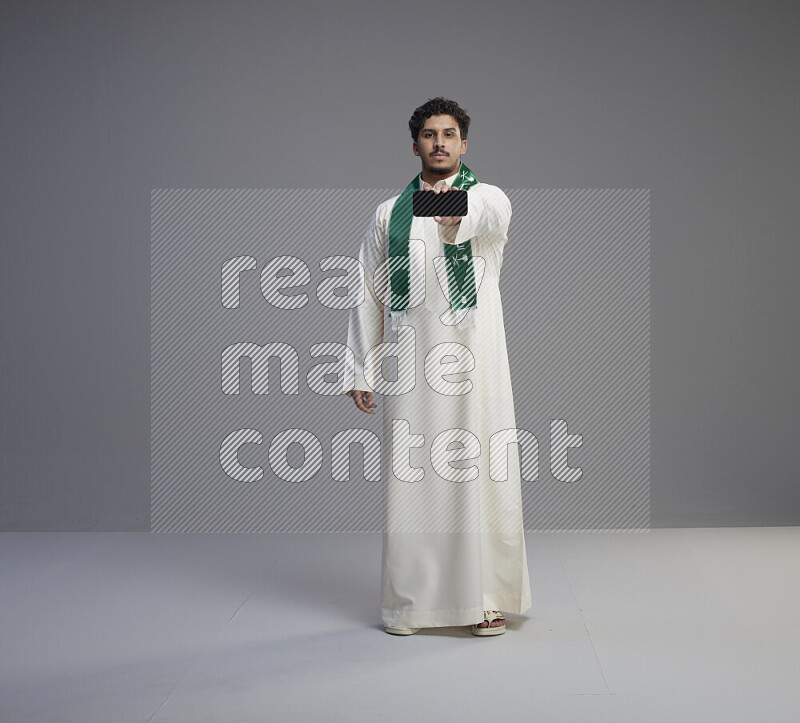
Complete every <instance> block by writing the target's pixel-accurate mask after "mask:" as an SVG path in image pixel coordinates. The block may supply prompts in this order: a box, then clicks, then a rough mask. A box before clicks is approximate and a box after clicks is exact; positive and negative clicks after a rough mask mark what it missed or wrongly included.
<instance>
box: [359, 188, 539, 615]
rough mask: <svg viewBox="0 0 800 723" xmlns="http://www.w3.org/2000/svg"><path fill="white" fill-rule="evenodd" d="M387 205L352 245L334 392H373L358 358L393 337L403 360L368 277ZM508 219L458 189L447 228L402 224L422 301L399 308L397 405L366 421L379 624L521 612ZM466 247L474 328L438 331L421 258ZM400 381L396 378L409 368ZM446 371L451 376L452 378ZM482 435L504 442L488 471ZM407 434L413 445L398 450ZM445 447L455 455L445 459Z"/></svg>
mask: <svg viewBox="0 0 800 723" xmlns="http://www.w3.org/2000/svg"><path fill="white" fill-rule="evenodd" d="M454 179H455V175H453V176H451V178H449V179H447V181H448V184H450V183H451V182H452V181H453V180H454ZM396 199H397V196H395V197H393V198H390V199H388V200H386V201H384V202H383V203H382V204H380V205H379V206H378V208H377V210H376V212H375V214H374V216H373V218H372V220H371V222H370V224H369V228H368V230H367V232H366V234H365V236H364V239H363V242H362V245H361V250H360V257H359V258H360V261H361V264H362V267H363V271H364V282H365V286H366V293H365V297H366V298H365V301H364V303H362V304H361V305H360V306H358V307H356V308H354V309H352V310H351V313H350V323H349V329H348V342H347V343H348V346H349V347H350V349H352V351H353V352H354V356H355V383H354V385H353V386H352V387H348V388H346V390H347V389H349V388H352V389H362V390H366V391H370V390H371V389H372V387H371V386H370V385H369V384H368V382H367V379H365V376H364V375H365V368H364V359H365V356H366V355H367V352H368V351H369V350H370V349H372V348H373V347H375V346H376V345H379V344H381V343H382V342H397V341H398V339H400V337H399V336H398V334H400V333H401V332H402V333H403V334H404V337H403V338H404V339H405V341H404V344H403V347H402V348H403V351H404V352H407V351H408V350H409V348H410V347H409V343H408V338H409V336H410V330H408V329H406V330H401V332H400V331H393V330H392V328H391V322H390V319H389V306H387V305H386V304H384V303H383V302H384V300H387V299H388V297H387V294H386V291H387V289H386V281H385V275H381V274H380V273H379V274H377V277H376V274H375V270H376V268H378V267H379V266H380V264H381V262H382V261H383V262H384V266H385V259H386V256H387V251H388V228H389V219H390V216H391V211H392V207H393V205H394V202H395V201H396ZM510 219H511V204H510V202H509V200H508V198H507V196H506V195H505V194H504V193H503V191H501V190H500V189H499V188H497V187H496V186H493V185H490V184H486V183H478V184H476V185H475V186H473V187H472V188H470V189H469V211H468V215H467V216H465V217H464V218H463V219H462V220H461V223H460V224H459V225H458V226H453V227H444V226H441V225H440V224H438V223H437V222H436V221H434V220H433V218H418V217H415V218H414V219H413V221H412V226H411V232H410V239H421V240H422V241H424V254H425V256H424V260H425V281H424V288H425V301H424V304H419V305H418V306H415V307H413V308H409V309H408V317H407V324H408V326H409V327H411V328H412V329H413V343H414V352H415V353H414V355H413V365H414V370H415V371H414V374H415V377H414V385H413V389H411V390H410V391H408V392H407V393H404V394H399V395H386V396H383V395H381V394H379V393H376V394H374V401H376V402H377V404H378V411H380V407H381V406H382V407H383V443H382V481H383V484H384V486H385V492H386V497H385V501H386V510H385V513H386V528H385V529H384V531H383V552H382V564H383V569H382V579H381V616H382V618H383V622H384V625H394V626H409V627H439V626H448V625H469V624H471V623H479V622H481V621H482V620H483V611H484V610H502V611H504V612H508V613H516V614H522V613H524V612H525V611H526V610H528V609H529V608H530V607H531V592H530V580H529V576H528V566H527V557H526V551H525V537H524V530H523V520H522V496H521V487H520V467H519V453H518V445H517V444H513V443H512V444H507V445H506V444H505V442H507V441H508V440H509V439H511V440H512V441H514V440H515V439H516V438H515V437H514V433H513V431H512V432H510V433H509V432H505V433H504V432H503V430H514V429H515V427H516V425H515V419H514V404H513V397H512V390H511V376H510V373H509V364H508V355H507V351H506V338H505V329H504V326H503V309H502V304H501V300H500V290H499V285H498V282H499V278H500V268H501V266H502V261H503V248H504V245H505V243H506V241H507V233H508V225H509V221H510ZM468 239H472V253H473V258H474V263H475V266H476V268H480V267H481V266H482V265H483V262H482V261H481V259H483V260H484V261H485V271H484V273H483V278H482V280H481V283H480V286H479V288H478V295H477V316H476V319H475V322H476V324H475V327H474V328H471V327H466V328H457V327H455V326H447V325H445V323H443V322H442V321H441V320H440V318H439V317H440V315H441V314H444V315H445V317H444V318H445V321H449V322H452V321H453V320H454V319H453V312H452V311H450V310H449V309H450V305H449V291H448V286H447V282H446V280H444V279H445V278H446V277H443V278H442V281H443V282H444V283H443V284H442V283H441V282H440V280H439V279H438V278H437V274H436V271H435V266H434V264H435V263H436V262H434V258H435V257H437V256H438V257H444V246H443V244H444V243H462V242H464V241H466V240H468ZM415 258H416V259H417V260H418V259H419V257H418V256H417V257H415ZM413 263H414V261H412V265H413ZM376 279H377V281H376ZM442 286H443V288H444V291H445V292H448V293H447V295H446V294H445V293H444V292H443V290H442ZM416 288H419V287H416ZM443 343H449V344H453V345H461V346H449V347H439V348H438V349H437V350H435V351H434V352H433V353H432V354H431V356H432V357H434V359H433V361H431V358H429V364H428V375H429V377H430V380H431V381H430V382H429V380H428V379H427V378H426V364H425V361H426V356H428V355H429V352H431V350H433V349H434V348H435V347H437V345H440V344H443ZM467 350H468V351H467ZM397 351H398V350H397V349H394V352H395V353H397ZM444 352H450V353H452V354H453V356H450V357H446V356H445V357H444V358H443V359H442V360H441V364H446V363H447V362H448V361H452V360H454V359H455V360H458V361H459V363H454V364H453V365H452V366H451V367H449V368H447V369H449V371H447V370H446V368H445V367H444V366H439V362H438V361H437V360H438V359H439V357H441V355H442V353H444ZM470 356H471V357H472V359H473V360H474V367H473V366H472V361H471V360H470ZM405 358H406V359H407V358H408V355H407V354H406V357H405ZM404 368H405V369H406V371H407V372H408V365H406V367H404ZM453 369H461V370H463V371H460V372H459V373H455V374H453V373H452V370H453ZM437 372H438V373H437ZM367 374H368V375H369V371H368V372H367ZM444 374H447V375H448V376H443V375H444ZM370 378H371V379H373V381H374V377H370ZM464 380H470V382H471V384H472V386H471V388H470V387H469V382H467V384H466V385H462V386H457V385H456V382H459V381H462V382H463V381H464ZM432 384H433V387H432ZM395 386H396V385H395ZM389 387H391V385H388V387H383V389H384V390H385V389H387V388H389ZM465 389H468V391H467V393H461V394H457V393H454V391H455V392H457V391H464V390H465ZM377 391H380V388H377ZM448 430H450V431H448ZM459 430H465V431H459ZM393 431H394V433H393ZM495 433H500V434H498V435H497V436H496V438H495V441H497V442H500V441H501V440H500V439H499V438H502V442H503V443H498V444H497V445H496V450H495V449H494V448H493V451H495V456H494V457H493V458H492V460H491V461H492V463H493V464H492V467H491V470H490V454H489V449H490V439H491V437H492V435H493V434H495ZM509 434H510V435H511V437H509ZM408 435H417V436H416V437H412V438H411V441H412V442H413V444H411V445H410V444H409V443H408V442H409V438H408ZM453 443H455V444H456V446H459V445H460V446H461V447H463V448H462V449H454V447H453ZM506 453H507V457H506ZM454 459H456V460H458V461H452V460H454ZM506 460H507V469H506ZM504 469H506V471H507V479H505V481H495V480H498V479H502V477H504V476H505V475H504V474H503V472H502V471H503V470H504ZM498 470H499V471H500V472H499V473H498ZM490 472H491V477H490ZM398 475H399V476H398ZM420 477H421V478H420ZM492 477H494V479H492ZM415 479H416V481H413V480H415Z"/></svg>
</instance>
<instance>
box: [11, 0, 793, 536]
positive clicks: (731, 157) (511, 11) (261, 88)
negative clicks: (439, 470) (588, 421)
mask: <svg viewBox="0 0 800 723" xmlns="http://www.w3.org/2000/svg"><path fill="white" fill-rule="evenodd" d="M0 12H2V30H1V31H0V32H1V33H2V36H1V37H0V54H1V56H0V57H1V59H2V77H1V78H0V82H1V83H2V86H1V87H0V92H1V93H2V98H3V104H2V109H1V110H0V122H2V133H1V134H0V148H1V149H2V156H1V157H2V159H3V173H2V184H3V188H2V194H0V204H2V213H0V224H1V225H0V239H2V257H1V258H0V270H1V273H2V278H1V279H0V290H1V293H2V297H0V302H1V303H2V306H1V307H0V309H1V310H0V318H1V319H2V322H1V323H2V340H1V341H2V452H1V454H0V464H1V465H2V469H1V477H0V483H1V484H2V489H1V497H0V528H2V529H6V530H32V529H62V530H137V529H143V530H144V529H149V505H150V484H149V474H150V450H149V442H150V440H149V428H150V418H149V411H150V409H149V404H150V397H149V362H150V317H149V293H150V253H149V252H150V247H149V244H150V229H149V222H150V215H149V214H150V191H151V189H152V188H168V187H176V188H187V187H193V188H228V187H230V188H279V187H283V188H379V189H380V188H393V187H399V186H401V185H404V184H405V182H407V179H408V178H410V177H411V175H413V173H415V172H416V171H417V170H418V168H419V166H418V163H419V161H418V159H417V158H416V157H414V156H413V155H412V154H411V150H410V137H409V135H408V131H407V126H406V123H407V120H408V117H409V115H410V113H411V111H412V110H413V109H414V108H415V107H416V106H417V105H419V104H420V103H422V102H424V101H425V100H426V99H427V98H429V97H432V96H435V95H439V94H443V95H445V96H448V97H452V98H454V99H456V100H458V101H459V102H460V103H461V104H462V105H463V106H464V107H466V108H467V109H468V111H469V112H470V114H471V115H472V117H473V128H472V130H471V132H470V137H469V143H470V148H469V151H468V158H469V161H470V165H471V167H472V168H475V169H481V173H480V174H479V175H482V176H485V177H490V178H491V179H492V182H494V183H496V184H497V185H500V186H501V187H504V188H649V189H651V221H652V227H651V230H652V236H651V244H652V257H651V263H652V267H651V268H652V297H651V298H652V328H651V333H652V397H651V401H652V497H651V504H652V518H651V522H652V525H653V526H655V527H662V526H686V525H688V526H694V525H701V526H715V525H785V524H797V522H798V518H800V494H799V493H798V484H797V478H798V473H797V471H796V464H795V450H794V447H793V443H794V440H795V438H796V436H797V431H798V425H797V422H796V419H795V410H796V409H797V407H798V402H799V401H800V399H798V397H799V396H800V395H798V383H797V379H796V376H795V373H794V372H793V370H794V369H795V368H796V367H797V362H798V359H797V356H798V355H797V323H796V319H795V313H796V309H797V308H798V301H800V299H799V298H798V297H800V292H798V285H797V283H796V276H797V274H796V269H797V263H798V256H799V255H800V254H799V253H798V249H797V236H798V233H797V224H796V222H795V216H796V213H795V208H796V198H797V195H798V190H800V189H799V188H798V185H799V184H798V181H797V162H798V140H797V128H798V120H799V118H798V93H797V89H798V80H800V77H799V73H798V70H799V67H798V65H799V61H800V54H799V53H798V50H797V45H796V42H795V41H796V38H797V32H798V30H799V29H800V27H799V25H800V6H798V5H797V4H795V3H790V2H786V3H779V2H762V3H756V2H716V3H712V2H700V3H689V2H664V1H663V0H662V1H660V2H652V1H650V2H648V1H646V0H645V1H642V0H638V1H636V2H614V3H611V2H557V3H556V2H546V3H545V2H538V3H534V4H532V5H531V6H529V7H524V6H519V4H518V3H512V2H492V3H476V2H472V3H464V2H461V3H455V2H439V3H417V2H402V3H390V4H385V3H374V2H373V3H368V2H363V1H360V0H359V1H357V2H340V3H335V4H334V3H330V4H325V3H303V2H296V3H290V4H286V5H280V6H278V5H277V4H276V5H271V4H269V3H260V4H259V3H255V2H249V3H245V2H226V3H221V2H219V3H210V2H159V3H124V4H122V3H114V2H102V3H100V2H96V3H88V2H81V3H62V2H53V3H43V2H26V3H22V2H5V3H3V6H2V11H0ZM509 248H511V247H509ZM508 262H509V263H510V261H508ZM504 293H505V289H504ZM344 324H345V319H344V317H343V318H342V325H343V327H342V333H344Z"/></svg>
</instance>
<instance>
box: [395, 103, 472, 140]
mask: <svg viewBox="0 0 800 723" xmlns="http://www.w3.org/2000/svg"><path fill="white" fill-rule="evenodd" d="M432 115H451V116H453V118H455V119H456V121H457V122H458V128H459V130H460V131H461V140H462V141H465V140H466V139H467V131H469V122H470V117H469V116H468V115H467V112H466V111H465V110H464V109H463V108H462V107H461V106H460V105H459V104H458V103H456V102H455V101H454V100H447V98H442V96H437V97H436V98H431V99H430V100H429V101H428V102H427V103H423V104H422V105H421V106H420V107H419V108H417V109H416V110H415V111H414V113H413V115H412V116H411V119H410V120H409V121H408V129H409V130H410V131H411V137H412V138H413V139H414V140H415V141H416V140H417V138H418V137H419V132H420V131H421V130H422V126H424V125H425V121H426V120H428V118H430V117H431V116H432Z"/></svg>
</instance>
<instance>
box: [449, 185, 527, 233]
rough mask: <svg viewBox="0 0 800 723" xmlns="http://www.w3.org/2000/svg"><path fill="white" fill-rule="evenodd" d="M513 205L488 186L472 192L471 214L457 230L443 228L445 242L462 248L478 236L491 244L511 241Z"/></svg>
mask: <svg viewBox="0 0 800 723" xmlns="http://www.w3.org/2000/svg"><path fill="white" fill-rule="evenodd" d="M510 222H511V201H509V200H508V196H506V194H505V193H503V191H502V190H500V189H499V188H498V187H497V186H492V185H489V184H484V185H482V186H476V187H475V189H474V190H473V191H470V192H469V210H468V212H467V215H466V216H464V217H463V218H462V219H461V223H459V224H458V225H457V226H441V225H440V226H439V236H440V237H441V239H442V241H444V242H445V243H450V244H460V243H464V242H465V241H469V240H470V239H472V238H475V237H476V236H485V237H487V238H488V240H490V241H496V242H505V241H507V240H508V224H509V223H510Z"/></svg>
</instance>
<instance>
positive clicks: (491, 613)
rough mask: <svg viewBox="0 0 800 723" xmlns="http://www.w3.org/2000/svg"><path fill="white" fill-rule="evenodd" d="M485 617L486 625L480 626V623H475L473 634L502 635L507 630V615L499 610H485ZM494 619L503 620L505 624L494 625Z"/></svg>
mask: <svg viewBox="0 0 800 723" xmlns="http://www.w3.org/2000/svg"><path fill="white" fill-rule="evenodd" d="M483 619H484V620H485V621H486V627H485V628H479V627H478V625H479V624H480V623H477V624H475V625H473V626H472V634H473V635H502V634H503V633H504V632H505V631H506V617H505V615H503V613H501V612H500V611H499V610H484V611H483ZM494 620H502V621H503V624H502V625H495V626H494V627H492V622H493V621H494Z"/></svg>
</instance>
